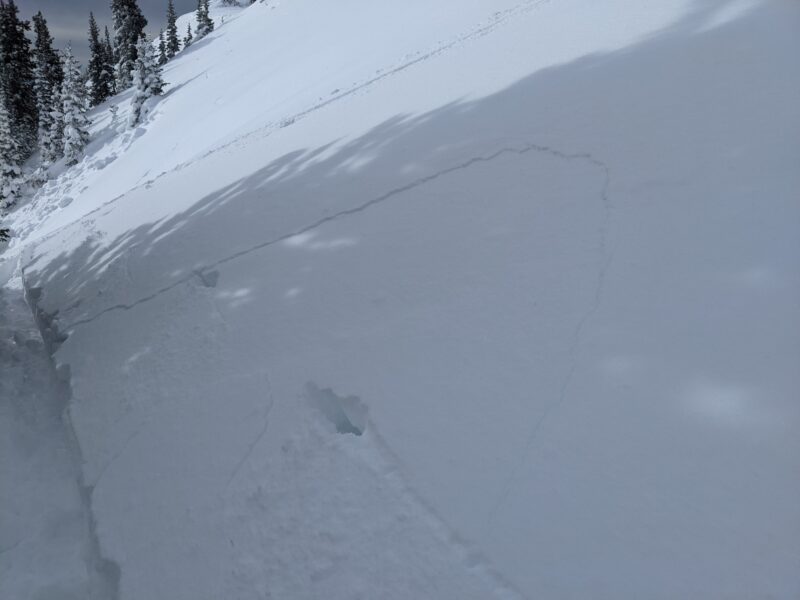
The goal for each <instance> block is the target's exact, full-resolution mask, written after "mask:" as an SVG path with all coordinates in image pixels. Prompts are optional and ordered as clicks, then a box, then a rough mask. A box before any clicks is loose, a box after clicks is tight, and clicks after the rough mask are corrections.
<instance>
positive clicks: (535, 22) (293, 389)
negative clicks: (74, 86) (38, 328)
mask: <svg viewBox="0 0 800 600" xmlns="http://www.w3.org/2000/svg"><path fill="white" fill-rule="evenodd" d="M798 31H800V7H798V5H797V4H795V3H790V2H783V1H781V0H774V1H771V2H770V1H758V0H753V1H745V0H737V1H725V0H705V1H691V0H664V1H663V2H657V3H649V5H648V6H643V5H642V3H640V2H636V1H633V0H598V1H597V2H592V3H591V6H587V3H586V2H583V1H578V0H562V1H559V2H556V1H551V2H537V1H527V2H520V1H519V0H516V1H513V0H508V1H506V0H492V1H490V0H470V1H468V2H464V1H463V0H461V1H459V2H455V1H452V2H451V1H443V2H437V3H434V5H433V6H431V3H429V2H423V1H422V0H412V1H410V2H405V3H403V4H402V5H401V6H393V7H392V8H391V10H389V9H387V8H386V7H385V6H383V5H381V4H380V3H374V2H366V1H364V0H347V1H346V2H343V3H335V4H332V3H318V2H317V3H315V2H312V1H311V0H294V1H292V2H281V3H257V4H255V5H254V6H252V7H250V8H248V9H245V10H243V11H240V12H235V11H231V12H229V13H228V14H227V15H226V22H225V24H224V25H223V26H221V27H219V28H218V29H217V31H215V32H214V34H213V35H212V36H210V37H209V38H208V39H207V40H204V41H202V42H200V43H198V44H197V45H196V46H195V47H193V48H192V49H190V50H189V51H188V52H186V53H185V54H183V55H181V56H180V57H179V58H178V59H176V60H175V61H174V62H173V63H171V64H170V65H169V66H168V68H167V70H166V73H165V77H166V79H167V80H168V81H169V82H170V84H171V86H170V88H169V89H168V90H167V94H166V96H165V97H164V98H163V99H161V100H160V102H159V103H158V104H157V105H155V108H154V110H153V112H152V113H151V115H150V117H149V119H148V121H147V122H146V123H145V124H144V125H143V126H142V127H140V128H138V129H136V130H134V131H129V130H128V131H125V130H124V127H123V124H124V122H125V112H126V110H127V100H126V98H124V97H123V98H121V99H117V100H115V102H116V103H117V104H118V105H119V106H120V111H119V112H120V114H119V115H118V117H117V121H116V122H112V120H111V117H110V113H109V111H108V110H107V109H106V108H104V107H101V109H99V110H98V111H97V113H96V115H95V131H94V135H95V138H94V139H95V142H94V143H93V145H92V146H91V148H90V151H89V155H88V156H87V158H86V159H85V160H84V162H83V163H82V164H81V165H79V166H78V167H76V168H74V169H72V170H70V171H68V172H66V173H64V174H63V175H61V177H59V178H58V179H56V180H54V181H52V182H50V183H49V184H48V186H46V187H45V188H44V189H43V190H42V192H41V193H40V194H39V196H38V197H37V198H36V199H35V200H34V201H33V202H31V203H30V204H28V205H26V206H24V207H22V208H21V209H20V210H19V211H17V213H16V214H15V215H14V217H13V220H12V223H11V224H12V226H13V228H14V231H15V233H16V235H17V238H16V240H15V242H14V244H13V245H12V247H11V248H9V249H8V250H7V251H6V253H5V255H4V257H3V258H0V260H4V262H2V263H0V281H2V280H3V279H4V277H3V276H2V274H5V277H11V276H13V275H14V274H15V273H17V274H21V275H22V276H23V277H24V281H25V285H26V286H28V288H37V289H41V290H42V292H41V294H38V295H37V294H34V296H35V298H34V299H35V301H34V302H33V307H32V308H33V309H34V310H35V311H41V312H40V315H42V316H43V318H44V321H43V322H50V320H52V323H53V325H54V327H55V328H56V329H57V330H58V332H57V333H58V334H59V335H66V336H68V337H67V339H66V341H64V343H63V344H62V345H61V346H60V347H59V348H58V350H57V352H56V353H55V356H54V360H55V362H56V364H57V365H58V366H59V368H61V370H62V371H61V372H62V373H67V371H66V366H67V365H68V366H69V372H68V374H69V388H70V390H69V391H70V394H71V397H70V399H69V405H70V416H71V418H70V420H69V425H70V428H73V430H74V436H75V439H76V440H77V441H78V443H79V445H80V449H81V459H82V463H81V471H80V474H79V475H80V477H79V481H81V482H82V483H81V485H82V486H84V488H83V489H85V490H86V498H84V506H86V507H88V508H89V509H90V512H91V518H92V520H93V522H94V523H95V524H96V527H93V528H92V531H93V533H94V535H96V540H97V552H96V556H98V557H100V556H102V557H103V559H102V560H105V561H108V562H107V563H104V564H105V565H106V567H108V565H109V564H113V565H115V566H116V567H115V568H118V569H119V582H118V584H119V589H118V593H117V594H115V595H116V596H117V597H119V598H121V599H139V598H152V599H161V598H164V599H166V598H169V599H170V600H175V599H182V598H187V599H189V598H191V599H192V600H197V599H205V598H207V599H209V600H211V599H218V598H236V599H239V598H241V599H251V598H252V599H256V598H289V597H291V598H309V599H311V598H320V597H325V598H332V599H338V598H341V599H351V598H398V599H401V598H448V599H449V598H453V599H456V598H459V599H460V598H488V597H495V596H496V597H501V598H502V597H505V598H593V599H595V598H608V599H619V598H664V599H673V598H685V599H698V600H699V599H703V600H706V599H717V598H719V599H722V598H725V599H731V598H735V599H742V600H749V599H751V598H759V597H772V598H780V599H787V600H788V599H793V598H797V597H798V595H800V575H798V573H800V558H799V557H800V503H798V502H797V498H798V497H800V476H798V473H800V435H798V432H800V405H799V404H798V401H797V399H798V396H800V394H798V392H799V391H800V377H799V376H798V372H797V369H796V365H797V364H798V361H799V360H800V347H799V345H798V340H800V335H799V332H798V324H800V303H798V299H799V298H800V272H798V269H797V264H798V258H800V241H799V240H800V236H798V231H800V199H799V198H798V195H797V190H798V189H800V169H798V165H800V143H798V140H800V109H798V106H800V76H799V75H798V74H797V70H796V69H795V68H794V67H795V66H796V65H795V63H796V57H797V56H798V55H800V36H798V35H797V32H798ZM47 315H49V316H47ZM40 321H41V320H40ZM45 333H46V336H48V337H50V336H53V335H56V333H54V332H53V331H49V330H48V331H46V332H45ZM101 571H102V572H103V573H106V574H107V573H108V572H109V571H108V568H106V569H105V570H103V569H101ZM104 581H108V579H106V580H104Z"/></svg>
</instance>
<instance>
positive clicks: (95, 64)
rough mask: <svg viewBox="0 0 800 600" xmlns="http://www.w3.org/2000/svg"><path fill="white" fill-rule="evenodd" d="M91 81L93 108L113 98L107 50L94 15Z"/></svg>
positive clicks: (90, 47) (90, 27)
mask: <svg viewBox="0 0 800 600" xmlns="http://www.w3.org/2000/svg"><path fill="white" fill-rule="evenodd" d="M89 57H90V58H89V70H88V75H89V81H91V83H92V96H91V99H92V106H97V105H98V104H101V103H102V102H105V100H106V99H108V98H110V97H111V93H112V91H113V90H112V89H111V86H110V85H109V80H108V77H107V75H108V74H107V71H106V60H107V56H106V49H105V45H104V44H103V42H102V41H101V40H100V30H99V29H98V27H97V21H95V20H94V15H93V14H92V13H89Z"/></svg>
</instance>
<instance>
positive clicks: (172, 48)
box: [166, 0, 181, 59]
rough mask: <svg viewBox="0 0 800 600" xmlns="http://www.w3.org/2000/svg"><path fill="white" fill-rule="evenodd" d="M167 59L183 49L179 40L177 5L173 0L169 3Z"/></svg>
mask: <svg viewBox="0 0 800 600" xmlns="http://www.w3.org/2000/svg"><path fill="white" fill-rule="evenodd" d="M166 41H167V59H170V58H172V57H173V56H175V55H176V54H177V53H178V51H179V50H180V49H181V43H180V41H179V40H178V16H177V15H176V14H175V5H174V4H173V3H172V0H169V3H168V4H167V39H166Z"/></svg>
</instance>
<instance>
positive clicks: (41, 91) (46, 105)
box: [33, 12, 64, 157]
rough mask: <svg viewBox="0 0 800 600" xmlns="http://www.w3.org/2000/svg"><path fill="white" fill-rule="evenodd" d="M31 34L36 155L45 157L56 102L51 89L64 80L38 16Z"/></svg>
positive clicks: (48, 32) (40, 15) (47, 31)
mask: <svg viewBox="0 0 800 600" xmlns="http://www.w3.org/2000/svg"><path fill="white" fill-rule="evenodd" d="M33 30H34V34H35V36H36V38H35V41H34V44H33V63H34V88H35V90H36V110H37V113H38V128H37V130H38V131H37V138H38V142H39V151H40V152H41V153H42V156H43V157H44V155H45V154H46V150H47V147H48V143H49V137H50V130H51V129H52V116H51V113H52V111H53V108H54V103H55V102H57V99H54V98H53V88H54V87H55V88H60V87H61V82H62V80H63V78H64V73H63V71H62V69H61V59H60V58H59V56H58V53H57V52H56V51H55V50H53V38H52V37H51V35H50V30H49V29H48V27H47V21H46V20H45V18H44V16H43V15H42V13H41V12H39V13H37V14H35V15H34V16H33Z"/></svg>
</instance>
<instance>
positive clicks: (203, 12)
mask: <svg viewBox="0 0 800 600" xmlns="http://www.w3.org/2000/svg"><path fill="white" fill-rule="evenodd" d="M196 18H197V26H196V28H195V32H194V34H195V39H198V40H199V39H201V38H204V37H205V36H207V35H208V34H209V33H211V32H212V31H214V21H213V20H212V19H211V17H210V16H209V14H208V0H197V12H196Z"/></svg>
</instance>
